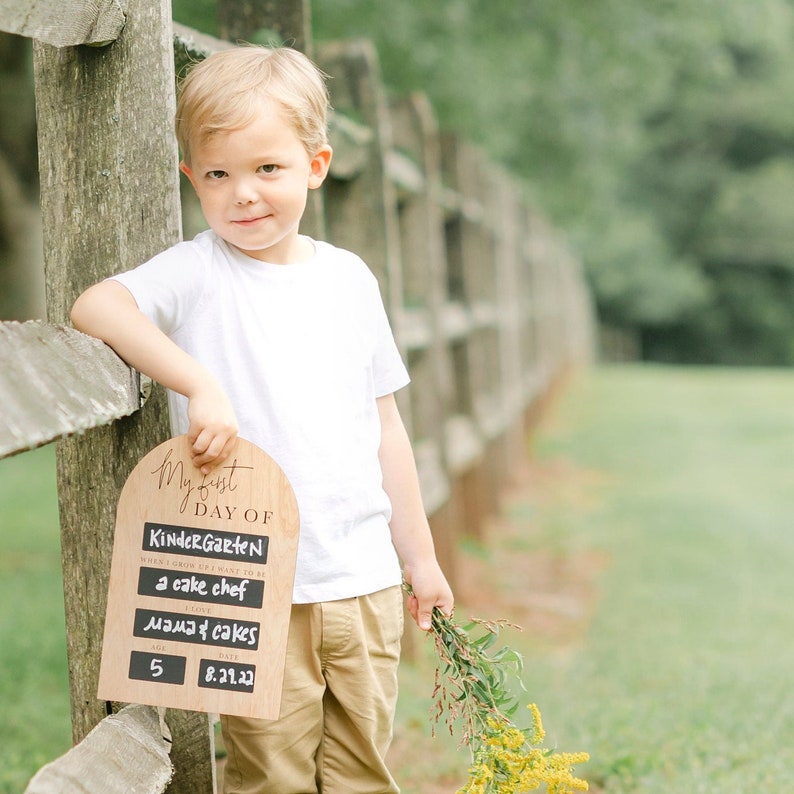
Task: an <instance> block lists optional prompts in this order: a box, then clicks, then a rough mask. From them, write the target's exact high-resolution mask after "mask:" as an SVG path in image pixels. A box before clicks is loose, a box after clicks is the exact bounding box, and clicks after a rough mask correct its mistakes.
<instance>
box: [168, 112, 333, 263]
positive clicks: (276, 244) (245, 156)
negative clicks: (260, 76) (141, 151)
mask: <svg viewBox="0 0 794 794" xmlns="http://www.w3.org/2000/svg"><path fill="white" fill-rule="evenodd" d="M330 162H331V149H330V147H328V146H324V147H322V148H321V149H320V151H318V152H317V153H316V154H315V155H314V157H311V156H309V154H308V153H307V151H306V149H305V148H304V146H303V144H302V143H301V141H300V139H299V138H298V136H297V134H296V132H295V129H294V128H293V126H292V125H291V124H290V123H289V121H288V120H287V118H286V115H285V114H284V112H283V110H282V109H281V108H280V107H279V106H278V105H275V104H273V103H263V107H262V113H261V114H260V115H259V116H258V117H257V119H256V120H255V121H253V122H252V123H251V124H249V125H248V126H247V127H242V128H241V129H239V130H232V131H231V132H223V133H216V134H214V135H212V136H210V137H209V138H208V139H207V141H206V142H205V143H203V144H199V145H196V146H194V147H193V148H192V157H191V162H190V165H189V166H188V165H187V164H186V163H182V164H181V166H180V167H181V169H182V171H183V172H184V173H185V174H186V175H187V177H188V179H190V181H191V183H192V185H193V187H194V188H195V190H196V193H197V194H198V197H199V200H200V202H201V209H202V211H203V213H204V217H205V218H206V220H207V223H208V224H209V225H210V228H211V229H212V230H213V231H214V232H215V233H216V234H218V235H219V236H220V237H222V238H223V239H224V240H226V242H228V243H231V244H232V245H234V246H236V247H237V248H239V249H240V250H241V251H243V252H244V253H246V254H248V256H251V257H254V258H255V259H260V260H262V261H264V262H272V263H273V264H289V263H291V262H296V261H302V260H305V259H307V258H309V256H311V252H307V251H306V250H305V241H301V239H300V238H299V237H298V224H299V223H300V219H301V217H302V215H303V212H304V209H305V208H306V198H307V194H308V191H309V189H310V188H317V187H319V186H320V185H321V184H322V182H323V180H324V179H325V176H326V174H327V173H328V166H329V164H330Z"/></svg>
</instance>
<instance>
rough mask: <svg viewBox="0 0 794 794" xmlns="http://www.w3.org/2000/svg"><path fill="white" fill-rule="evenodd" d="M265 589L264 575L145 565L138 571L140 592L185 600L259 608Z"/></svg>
mask: <svg viewBox="0 0 794 794" xmlns="http://www.w3.org/2000/svg"><path fill="white" fill-rule="evenodd" d="M264 593H265V582H264V580H262V579H241V578H240V577H238V576H215V575H213V574H201V573H185V572H184V571H172V570H169V569H168V568H147V567H145V566H143V567H141V569H140V571H139V574H138V595H148V596H154V597H155V598H181V599H183V600H184V601H199V602H205V603H211V604H227V605H229V606H241V607H254V608H256V609H258V608H259V607H261V606H262V599H263V597H264Z"/></svg>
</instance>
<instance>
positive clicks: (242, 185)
mask: <svg viewBox="0 0 794 794" xmlns="http://www.w3.org/2000/svg"><path fill="white" fill-rule="evenodd" d="M256 197H257V196H256V191H255V190H254V189H253V187H252V186H251V185H249V184H248V182H247V181H245V180H240V181H239V182H238V183H237V184H236V185H235V191H234V202H235V204H253V203H254V202H255V201H256Z"/></svg>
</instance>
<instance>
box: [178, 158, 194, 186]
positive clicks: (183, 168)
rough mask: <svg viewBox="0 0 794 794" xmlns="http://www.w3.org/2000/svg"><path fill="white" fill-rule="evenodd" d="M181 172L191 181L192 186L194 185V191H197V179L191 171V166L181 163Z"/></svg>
mask: <svg viewBox="0 0 794 794" xmlns="http://www.w3.org/2000/svg"><path fill="white" fill-rule="evenodd" d="M179 170H180V171H181V172H182V173H183V174H184V175H185V176H186V177H187V178H188V179H189V180H190V184H191V185H193V189H194V190H195V189H196V179H195V177H194V176H193V172H192V171H191V170H190V166H189V165H188V164H187V163H186V162H185V161H184V160H182V161H181V162H180V163H179Z"/></svg>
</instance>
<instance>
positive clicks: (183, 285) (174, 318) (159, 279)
mask: <svg viewBox="0 0 794 794" xmlns="http://www.w3.org/2000/svg"><path fill="white" fill-rule="evenodd" d="M206 263H207V258H206V256H204V252H203V251H202V247H201V246H199V245H196V244H194V243H192V242H185V243H178V244H177V245H175V246H172V247H171V248H169V249H167V250H166V251H163V252H162V253H160V254H157V256H155V257H153V258H152V259H150V260H149V261H148V262H144V263H143V264H142V265H139V266H138V267H136V268H134V269H133V270H128V271H126V272H125V273H119V274H118V275H115V276H111V279H112V280H114V281H118V282H119V283H121V284H123V285H124V286H125V287H126V288H127V289H128V290H129V291H130V293H131V294H132V296H133V298H135V302H136V303H137V304H138V308H139V309H140V310H141V312H143V314H144V315H145V316H146V317H148V318H149V319H150V320H151V321H152V322H153V323H154V324H155V325H156V326H157V327H158V328H159V329H160V330H161V331H163V332H164V333H166V334H169V335H171V334H173V333H174V332H175V331H176V330H177V329H178V328H180V327H181V326H182V324H183V323H184V322H185V320H186V319H187V317H188V316H189V314H190V313H191V312H192V311H194V309H195V308H196V306H197V305H198V303H199V301H200V298H201V296H202V295H203V293H204V285H205V283H206V278H207V275H208V273H207V267H206Z"/></svg>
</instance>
